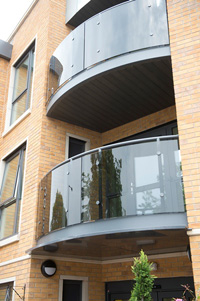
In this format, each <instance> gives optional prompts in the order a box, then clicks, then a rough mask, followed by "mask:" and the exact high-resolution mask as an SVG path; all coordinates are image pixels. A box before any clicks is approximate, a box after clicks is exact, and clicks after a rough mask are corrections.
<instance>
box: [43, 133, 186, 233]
mask: <svg viewBox="0 0 200 301" xmlns="http://www.w3.org/2000/svg"><path fill="white" fill-rule="evenodd" d="M177 141H178V140H177V138H176V137H175V138H170V139H160V140H158V139H155V140H148V141H145V142H144V141H142V142H138V141H137V143H133V144H130V145H123V146H118V147H114V148H112V149H108V148H107V149H102V150H101V151H99V152H97V151H95V152H94V153H92V154H83V155H80V158H76V159H75V158H73V159H72V160H71V161H70V162H66V163H64V164H63V165H60V166H59V167H57V168H55V169H53V170H52V172H50V173H49V174H48V176H47V177H46V178H48V179H49V180H48V181H49V183H50V184H48V183H45V184H44V185H43V186H46V187H47V190H48V193H47V196H46V197H45V201H46V207H45V208H46V209H45V213H44V214H43V215H45V223H46V224H48V227H47V228H48V230H49V229H50V231H51V230H55V229H59V228H62V227H66V226H67V225H68V226H69V225H74V224H78V223H80V222H88V221H95V220H98V219H102V218H105V219H106V218H114V217H123V216H130V215H132V216H134V215H147V214H157V213H166V212H169V213H176V212H184V200H183V187H182V171H181V161H180V154H179V150H178V143H177ZM48 181H47V180H46V182H48ZM48 187H49V188H48ZM49 191H50V192H49ZM48 206H49V207H48ZM41 208H42V206H41ZM47 208H48V209H47ZM47 210H49V211H48V212H50V214H49V218H48V217H46V214H47ZM47 221H48V222H47ZM44 227H45V226H44ZM45 229H46V228H45ZM45 231H46V230H45Z"/></svg>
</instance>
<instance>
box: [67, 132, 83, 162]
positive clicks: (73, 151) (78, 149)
mask: <svg viewBox="0 0 200 301" xmlns="http://www.w3.org/2000/svg"><path fill="white" fill-rule="evenodd" d="M84 151H85V141H82V140H79V139H75V138H72V137H69V158H71V157H73V156H76V155H78V154H80V153H83V152H84Z"/></svg>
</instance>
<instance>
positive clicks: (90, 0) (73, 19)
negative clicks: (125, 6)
mask: <svg viewBox="0 0 200 301" xmlns="http://www.w3.org/2000/svg"><path fill="white" fill-rule="evenodd" d="M66 1H67V5H66V7H67V9H66V24H70V25H72V26H75V27H76V26H78V25H80V24H81V23H83V22H85V21H86V20H87V19H89V18H91V17H93V16H94V15H96V14H98V13H100V12H102V11H104V10H105V9H108V8H109V7H112V6H114V5H117V4H119V3H122V2H126V1H127V0H101V1H99V0H66Z"/></svg>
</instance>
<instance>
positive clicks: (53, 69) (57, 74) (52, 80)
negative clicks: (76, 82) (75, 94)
mask: <svg viewBox="0 0 200 301" xmlns="http://www.w3.org/2000/svg"><path fill="white" fill-rule="evenodd" d="M49 71H50V72H49V87H50V91H49V95H48V96H49V97H50V96H51V94H53V93H54V92H55V91H56V90H57V88H58V87H59V85H60V78H61V75H62V72H63V66H62V64H61V63H60V61H59V60H58V59H57V58H56V57H55V56H52V57H51V60H50V70H49Z"/></svg>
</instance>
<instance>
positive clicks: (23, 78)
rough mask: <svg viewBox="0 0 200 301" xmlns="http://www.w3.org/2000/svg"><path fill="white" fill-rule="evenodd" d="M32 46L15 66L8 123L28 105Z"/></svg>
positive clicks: (15, 118)
mask: <svg viewBox="0 0 200 301" xmlns="http://www.w3.org/2000/svg"><path fill="white" fill-rule="evenodd" d="M33 64H34V47H32V48H31V49H30V50H29V52H28V53H26V55H25V57H23V58H22V59H21V60H20V61H19V62H18V63H17V65H16V66H15V80H14V90H13V99H12V112H11V120H10V124H12V123H13V122H15V120H17V119H18V118H19V117H20V116H21V115H22V114H23V113H24V112H25V111H26V110H27V109H28V108H29V106H30V94H31V87H32V78H33Z"/></svg>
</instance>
